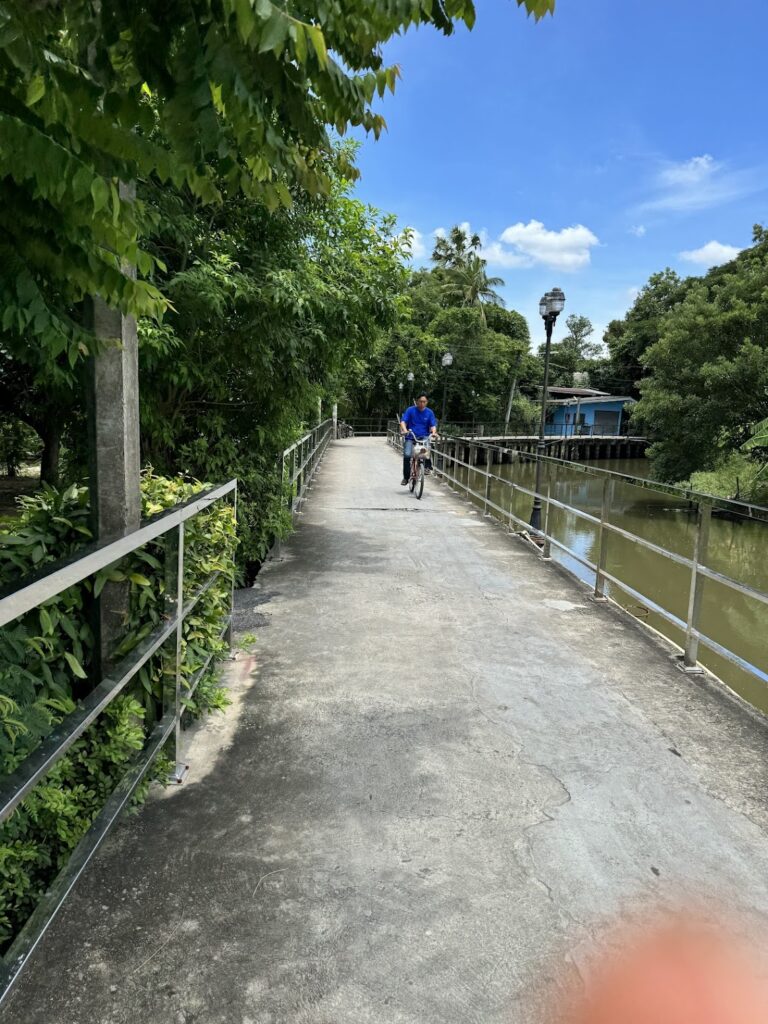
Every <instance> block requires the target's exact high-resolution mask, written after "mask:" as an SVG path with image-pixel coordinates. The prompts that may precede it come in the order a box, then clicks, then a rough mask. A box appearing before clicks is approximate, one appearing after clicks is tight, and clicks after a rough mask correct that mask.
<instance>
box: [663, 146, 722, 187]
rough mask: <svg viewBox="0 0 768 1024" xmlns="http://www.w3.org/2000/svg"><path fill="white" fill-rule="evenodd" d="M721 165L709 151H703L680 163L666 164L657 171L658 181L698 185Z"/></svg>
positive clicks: (665, 183)
mask: <svg viewBox="0 0 768 1024" xmlns="http://www.w3.org/2000/svg"><path fill="white" fill-rule="evenodd" d="M722 166H723V165H722V164H720V163H718V162H717V161H716V160H715V158H714V157H712V156H710V155H709V153H705V154H704V155H703V156H693V157H691V159H690V160H684V161H683V162H682V163H678V164H673V163H670V164H667V166H666V167H664V168H662V170H661V171H660V172H659V181H660V182H661V183H662V185H698V184H699V183H700V182H702V181H707V180H708V179H709V178H711V177H712V176H713V175H714V174H716V173H717V172H718V171H719V170H720V169H721V168H722Z"/></svg>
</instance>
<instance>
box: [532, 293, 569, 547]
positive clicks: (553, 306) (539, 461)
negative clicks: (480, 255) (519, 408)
mask: <svg viewBox="0 0 768 1024" xmlns="http://www.w3.org/2000/svg"><path fill="white" fill-rule="evenodd" d="M564 307H565V295H564V294H563V292H562V290H561V289H560V288H553V289H552V291H551V292H547V294H546V295H544V296H542V299H541V301H540V302H539V314H540V316H541V318H542V320H543V321H544V326H545V328H546V331H547V344H546V346H545V348H544V383H543V387H542V389H541V418H540V420H539V443H538V444H537V445H536V456H537V457H536V486H535V488H534V491H535V493H536V496H535V497H534V499H533V508H532V509H531V527H532V528H533V529H534V530H536V532H537V533H538V532H540V531H541V467H542V466H543V464H544V458H543V456H544V452H545V451H546V445H545V443H544V430H545V423H546V418H547V394H548V392H549V348H550V345H551V343H552V328H553V327H554V326H555V320H557V318H558V316H559V315H560V314H561V313H562V311H563V309H564Z"/></svg>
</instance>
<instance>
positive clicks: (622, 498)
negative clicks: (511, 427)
mask: <svg viewBox="0 0 768 1024" xmlns="http://www.w3.org/2000/svg"><path fill="white" fill-rule="evenodd" d="M582 465H589V466H594V467H595V468H598V469H606V470H609V471H611V472H612V473H615V474H623V475H625V476H633V477H641V478H644V479H649V478H650V464H649V463H648V461H647V460H646V459H626V460H620V459H612V460H605V461H597V462H591V463H585V464H582ZM457 468H458V475H459V479H460V480H461V482H462V483H464V484H467V483H468V484H469V486H470V487H471V488H472V489H473V490H474V491H476V492H478V493H480V494H483V492H484V487H485V479H484V476H483V473H482V472H478V471H476V470H470V469H467V468H463V467H457ZM492 472H493V474H494V475H496V476H498V477H501V478H503V479H505V480H511V481H513V482H515V483H517V484H520V485H521V486H523V487H528V488H532V487H533V484H534V473H535V468H534V465H533V464H532V463H530V462H522V463H521V462H515V463H505V464H503V465H494V466H493V467H492ZM550 487H551V496H552V497H553V498H554V499H556V500H557V501H560V502H563V503H564V504H568V505H572V506H575V507H576V508H578V509H580V510H582V511H584V512H587V513H590V514H591V515H593V516H596V517H599V516H600V509H601V504H602V494H603V477H602V476H601V475H598V474H595V475H594V476H592V475H590V474H587V473H584V472H580V471H579V469H578V468H570V467H569V466H568V465H567V464H562V463H557V464H553V466H552V469H551V471H550ZM610 494H611V499H610V509H609V513H608V521H609V522H611V523H613V524H615V525H616V526H619V527H621V528H622V529H623V530H626V531H628V532H630V533H633V534H635V535H636V536H639V537H643V538H645V539H647V540H649V541H651V542H653V543H654V544H657V545H659V546H660V547H663V548H666V549H667V550H669V551H672V552H674V553H676V554H680V555H684V556H686V557H688V558H690V557H691V556H692V554H693V550H694V542H695V536H696V510H695V507H693V506H692V505H691V503H690V502H688V501H686V500H683V499H681V498H678V497H677V496H675V495H669V494H666V493H664V492H662V491H653V490H650V489H648V488H647V487H642V486H638V485H633V484H632V483H631V482H630V481H626V480H623V479H621V477H619V476H617V477H615V478H613V481H612V485H611V488H610ZM489 497H490V500H491V501H492V502H493V503H495V504H496V505H498V506H500V507H501V508H503V509H504V510H505V511H507V510H511V511H512V512H513V513H514V514H515V515H517V516H519V517H520V518H521V519H525V520H527V519H528V518H529V516H530V505H531V499H530V497H528V496H526V495H524V494H520V493H519V492H513V491H512V489H511V488H510V487H508V486H504V485H503V484H501V483H499V482H496V481H491V486H490V495H489ZM473 500H474V501H475V502H476V503H477V499H473ZM510 502H511V504H510ZM495 514H497V515H498V513H495ZM548 531H549V533H550V535H551V536H552V537H554V538H555V539H556V540H558V541H560V542H561V543H562V544H565V545H566V546H567V547H569V548H571V549H572V550H573V551H574V552H576V553H577V554H578V555H579V556H581V557H582V558H585V559H586V560H588V561H590V562H592V563H597V561H598V527H597V526H596V525H594V524H592V523H589V522H586V521H585V520H584V519H581V518H579V517H578V516H577V515H576V514H574V513H572V512H567V511H564V510H560V509H552V511H551V514H550V519H549V524H548ZM607 538H608V540H607V564H606V569H607V571H608V572H609V573H610V574H611V575H613V576H615V577H616V578H617V579H619V580H621V581H622V582H623V583H626V584H627V585H628V586H629V587H631V588H632V589H634V590H636V591H638V592H639V593H641V594H643V595H644V596H646V597H647V598H649V599H650V601H652V602H655V603H656V604H658V605H660V606H661V607H662V608H664V609H666V610H667V611H669V612H672V613H673V614H674V615H676V616H679V618H681V619H683V620H685V619H686V615H687V610H688V599H689V593H690V583H691V571H690V569H689V568H688V567H686V566H682V565H677V564H675V563H674V562H673V561H671V560H670V559H669V558H665V557H664V556H662V555H658V554H656V553H655V552H653V551H649V550H648V549H647V548H644V547H642V546H641V545H640V544H637V543H635V542H634V541H632V540H629V539H627V538H624V537H621V536H618V535H617V534H615V533H611V532H610V531H609V532H608V533H607ZM767 554H768V522H760V521H752V522H748V521H743V520H739V521H733V520H730V519H725V518H719V517H717V516H715V517H713V519H712V524H711V530H710V537H709V545H708V552H707V557H706V559H705V560H704V564H705V565H707V566H709V567H710V568H712V569H714V570H716V571H717V572H720V573H723V574H724V575H727V576H730V577H731V578H732V579H735V580H737V581H738V582H740V583H744V584H747V585H749V586H751V587H754V588H756V589H758V590H762V591H764V592H768V558H767V557H766V555H767ZM552 558H553V560H555V561H557V562H559V563H560V564H561V565H563V566H564V568H566V569H568V570H569V571H570V572H572V573H574V574H575V575H576V576H577V577H578V578H579V579H581V580H583V581H584V582H585V583H586V584H589V585H590V586H594V582H595V575H594V572H592V571H591V570H590V569H589V568H588V567H586V566H584V565H582V564H581V563H580V562H579V561H578V560H577V559H576V558H574V557H572V556H571V555H569V554H568V553H567V552H564V551H561V550H560V549H559V548H557V547H556V546H555V545H552ZM606 592H607V593H608V595H609V596H610V597H611V598H612V599H613V600H614V601H616V602H617V603H618V604H620V605H622V606H623V607H624V608H625V609H626V610H627V611H628V612H630V613H631V614H632V615H634V616H635V617H636V618H638V619H640V620H642V621H643V622H645V623H646V624H647V625H648V626H651V627H652V628H654V629H656V630H657V631H658V632H660V633H662V634H663V635H664V636H666V637H668V638H669V639H671V640H672V641H674V642H675V643H676V644H678V645H680V646H682V644H683V633H682V631H681V630H679V629H677V628H676V627H675V626H674V625H673V624H672V623H669V622H668V621H667V620H666V619H664V618H663V617H662V616H661V615H659V614H657V613H654V612H653V611H652V610H651V608H650V607H649V606H648V605H645V604H643V603H642V602H639V601H638V600H637V599H636V598H634V597H632V596H630V595H629V594H627V593H626V592H624V591H623V590H621V588H619V587H617V586H615V585H614V584H612V583H610V582H609V583H608V584H607V589H606ZM700 629H701V631H702V632H703V633H704V634H705V635H707V636H709V637H711V638H712V639H713V640H714V641H716V642H717V643H718V644H721V645H722V646H723V647H727V648H728V649H730V650H731V651H733V652H735V653H736V654H737V655H738V656H739V657H741V658H743V659H745V660H746V661H747V662H749V663H750V664H751V665H753V666H754V667H755V668H756V669H757V674H754V673H752V672H746V671H744V670H743V669H741V668H739V667H738V666H736V665H734V664H733V663H732V662H730V661H728V660H727V659H725V658H723V657H722V656H720V655H718V654H716V653H714V652H712V651H710V650H709V649H707V648H706V647H705V645H704V644H703V643H702V644H701V645H700V647H699V661H700V662H701V663H702V664H703V665H706V667H707V668H709V669H710V670H711V671H712V672H713V673H714V674H715V675H717V676H718V677H719V678H720V679H722V680H723V681H724V682H726V683H727V684H728V685H729V686H730V687H731V688H732V689H733V690H735V691H736V692H737V693H738V694H740V695H741V696H742V697H744V698H745V699H746V700H748V701H749V702H750V703H751V704H753V705H755V706H756V707H758V708H760V709H761V710H762V711H764V712H767V713H768V685H766V682H768V608H767V607H766V605H764V604H763V603H761V602H760V601H758V600H756V599H754V598H750V597H748V596H746V595H742V594H740V593H738V592H737V591H735V590H733V589H731V588H729V587H727V586H725V585H724V584H722V583H719V582H717V581H715V580H710V579H704V583H703V593H702V609H701V620H700ZM761 675H762V677H763V678H762V679H761V678H760V676H761Z"/></svg>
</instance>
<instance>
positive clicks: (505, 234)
mask: <svg viewBox="0 0 768 1024" xmlns="http://www.w3.org/2000/svg"><path fill="white" fill-rule="evenodd" d="M499 242H500V243H504V244H506V245H508V246H510V247H511V248H510V249H506V250H505V249H504V248H503V246H502V245H499V243H492V246H489V247H488V249H489V250H490V249H493V255H494V257H495V258H496V260H497V262H499V263H500V265H501V266H528V267H532V266H536V265H542V266H545V267H552V268H553V269H555V270H569V271H570V270H581V268H582V267H586V266H588V265H589V262H590V250H591V249H592V248H593V247H594V246H596V245H599V244H600V243H599V240H598V238H597V236H596V235H594V234H593V233H592V232H591V231H590V230H589V228H586V227H584V225H583V224H575V225H574V226H573V227H570V228H563V229H562V230H561V231H551V230H549V229H548V228H545V227H544V225H543V224H542V223H541V221H538V220H531V221H529V222H528V223H527V224H523V223H522V222H519V223H517V224H512V225H511V226H510V227H508V228H505V229H504V231H502V233H501V236H500V238H499ZM496 246H498V249H496ZM485 254H486V252H485V250H484V252H483V255H485ZM486 258H487V259H488V262H489V263H491V262H493V260H492V259H491V257H490V256H487V257H486ZM503 259H507V260H508V261H509V262H507V263H503V262H501V261H502V260H503Z"/></svg>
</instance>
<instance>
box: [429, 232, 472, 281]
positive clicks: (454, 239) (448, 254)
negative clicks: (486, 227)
mask: <svg viewBox="0 0 768 1024" xmlns="http://www.w3.org/2000/svg"><path fill="white" fill-rule="evenodd" d="M481 244H482V243H481V241H480V235H471V236H470V235H468V234H467V232H466V231H465V230H464V228H460V227H459V226H458V225H456V226H455V227H452V228H451V230H450V232H449V233H448V235H447V236H440V237H439V238H437V239H435V247H434V249H433V250H432V260H433V261H434V262H435V263H436V264H437V265H438V267H442V268H443V270H456V269H458V268H459V267H465V266H466V265H467V263H468V262H469V260H470V259H472V258H473V257H474V256H477V253H478V250H479V249H480V246H481Z"/></svg>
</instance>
